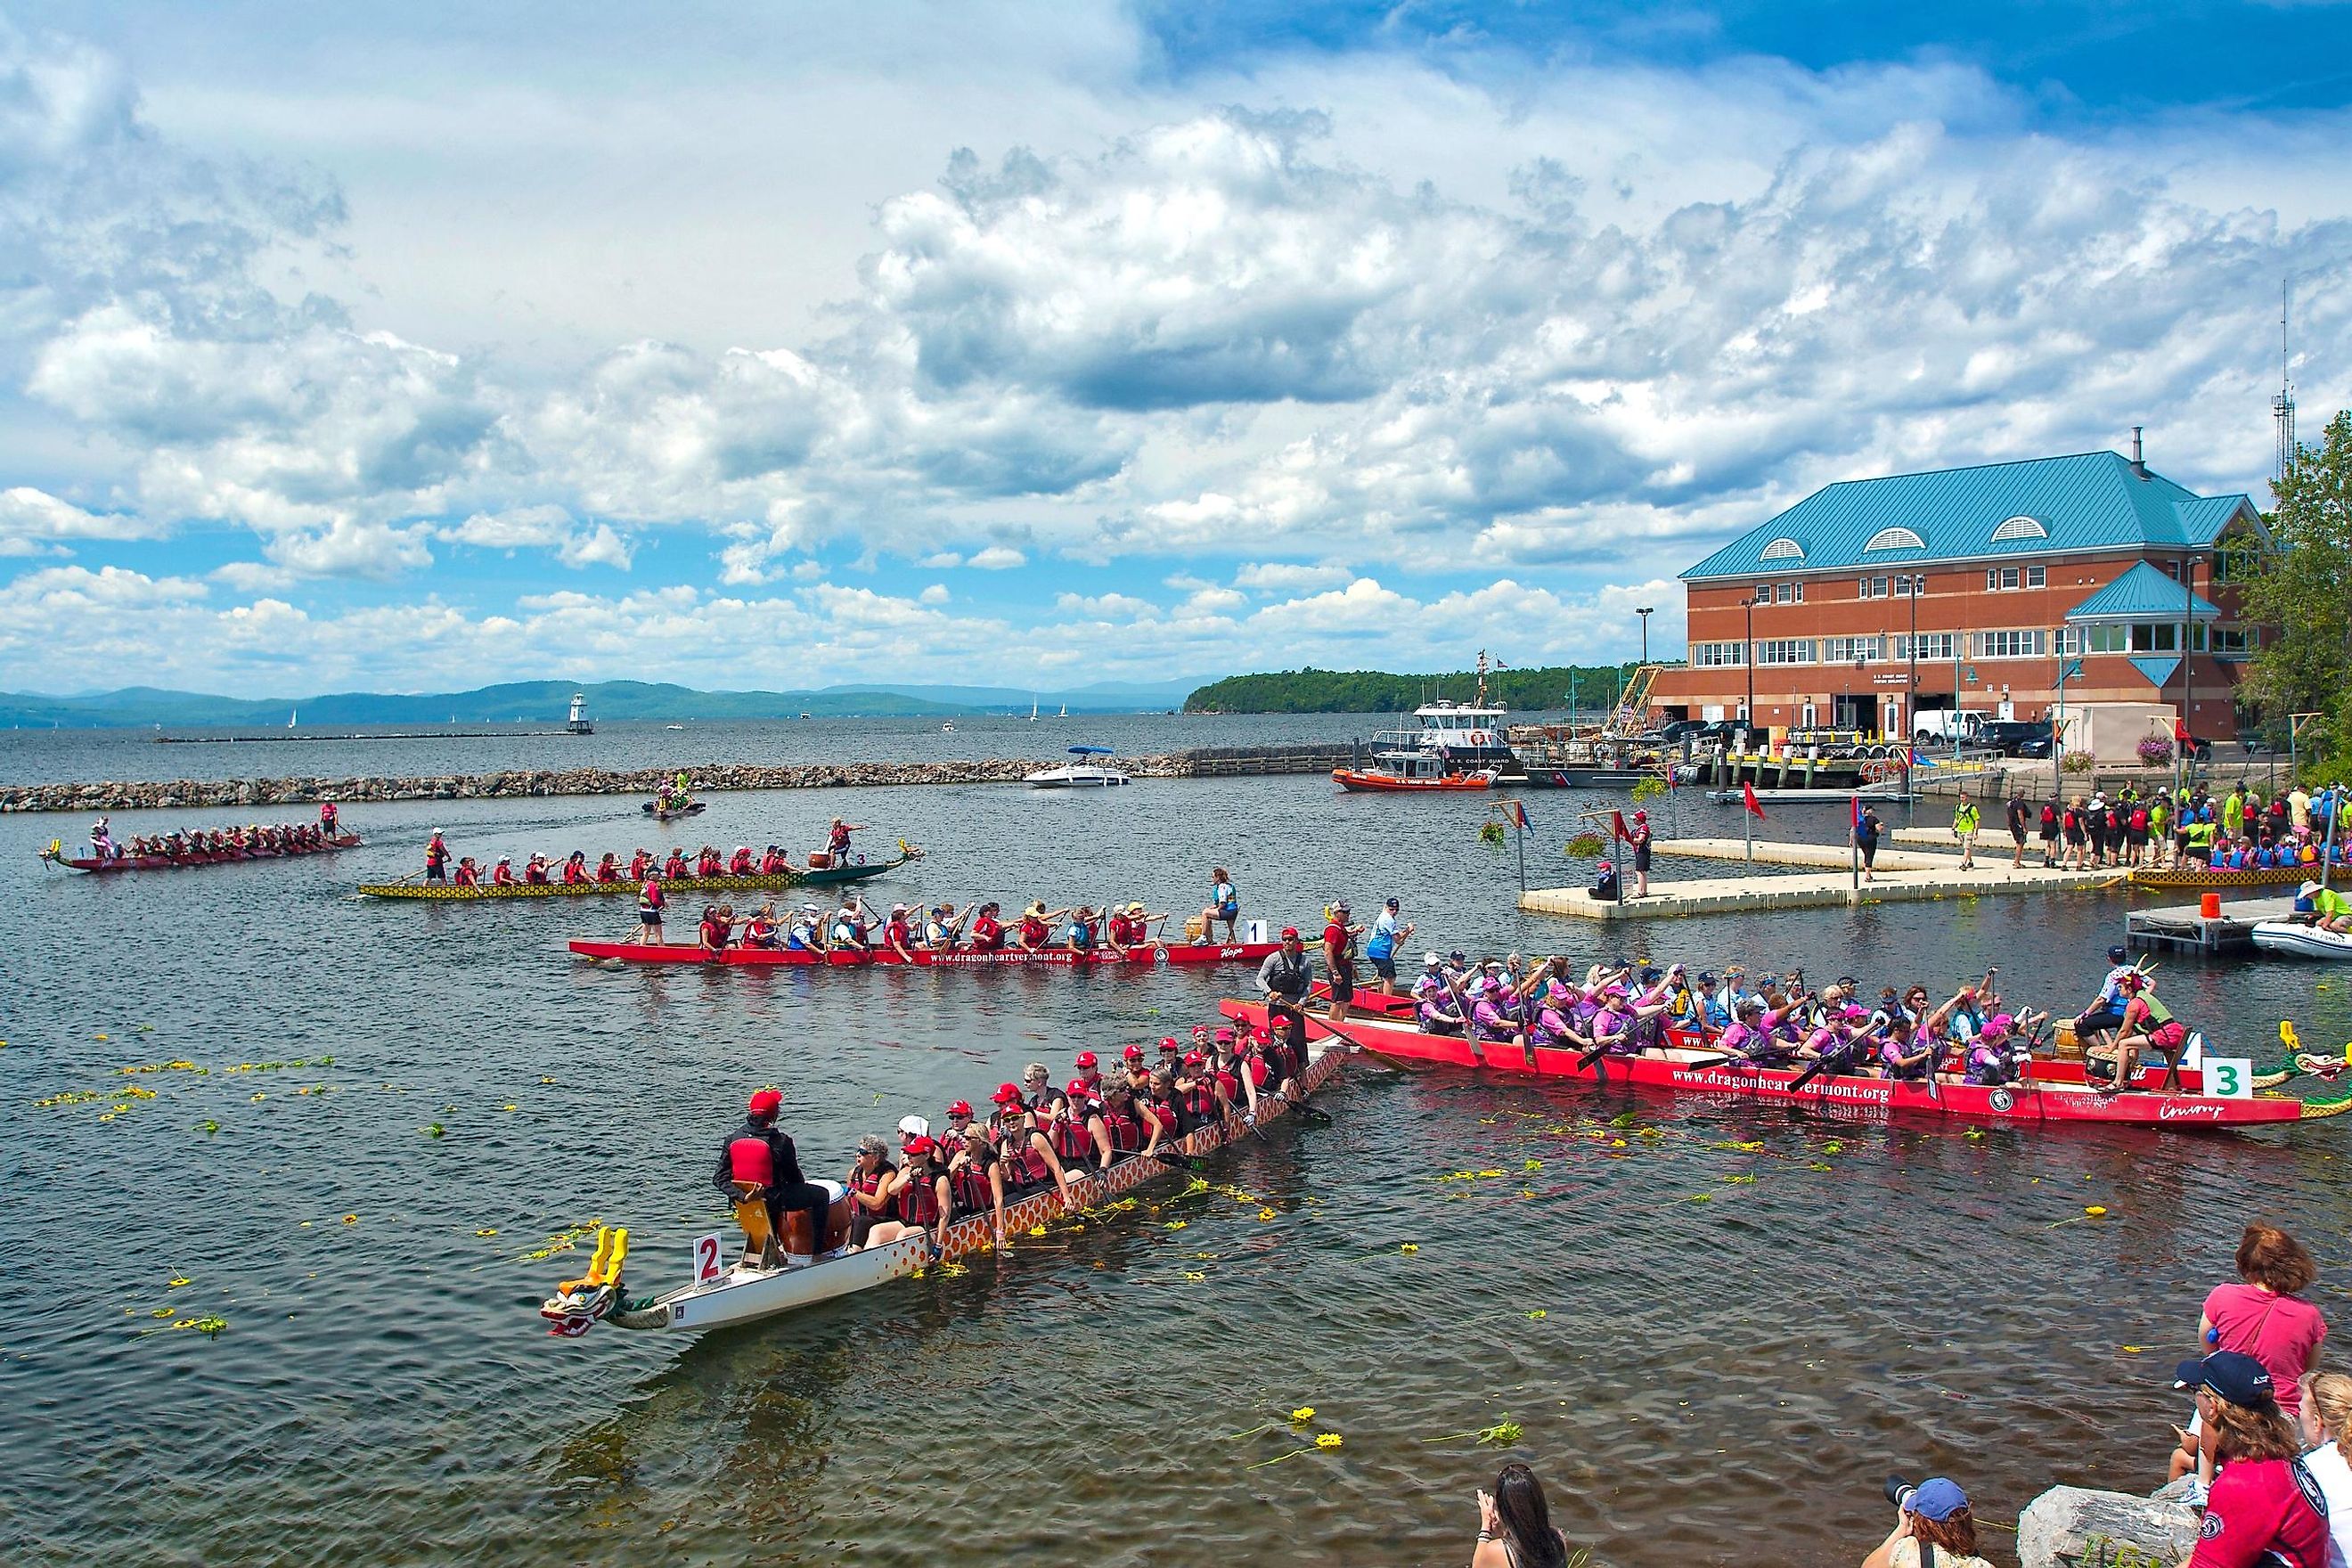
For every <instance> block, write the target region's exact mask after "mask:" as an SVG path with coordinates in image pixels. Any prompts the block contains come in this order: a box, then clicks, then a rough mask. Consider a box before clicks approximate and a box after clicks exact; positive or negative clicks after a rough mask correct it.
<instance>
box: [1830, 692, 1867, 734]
mask: <svg viewBox="0 0 2352 1568" xmlns="http://www.w3.org/2000/svg"><path fill="white" fill-rule="evenodd" d="M1870 712H1871V701H1870V699H1869V698H1867V697H1840V698H1839V699H1838V700H1837V717H1836V718H1835V719H1834V720H1832V721H1831V727H1832V729H1838V730H1867V729H1869V728H1870Z"/></svg>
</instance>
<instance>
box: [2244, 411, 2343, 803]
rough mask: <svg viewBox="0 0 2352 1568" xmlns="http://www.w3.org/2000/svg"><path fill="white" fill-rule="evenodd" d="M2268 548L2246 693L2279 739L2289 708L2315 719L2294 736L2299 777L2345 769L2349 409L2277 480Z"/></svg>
mask: <svg viewBox="0 0 2352 1568" xmlns="http://www.w3.org/2000/svg"><path fill="white" fill-rule="evenodd" d="M2271 492H2272V494H2273V497H2275V498H2276V500H2277V503H2278V504H2277V508H2276V510H2274V511H2273V512H2272V513H2271V515H2270V516H2269V518H2268V519H2267V520H2266V521H2267V522H2268V523H2269V526H2270V532H2271V545H2272V548H2270V549H2269V550H2267V551H2264V552H2262V553H2261V555H2260V556H2259V558H2258V559H2257V560H2256V561H2255V562H2254V563H2253V564H2254V575H2253V577H2252V581H2250V582H2249V583H2248V584H2246V590H2245V607H2246V611H2247V616H2246V618H2247V619H2248V620H2250V621H2252V622H2254V623H2256V624H2257V625H2260V626H2263V627H2264V628H2265V630H2264V635H2263V646H2262V649H2261V651H2260V652H2259V653H2257V654H2256V655H2255V657H2254V658H2253V660H2252V667H2251V668H2250V670H2249V672H2248V680H2247V692H2246V694H2247V696H2248V697H2249V698H2251V699H2252V701H2253V703H2254V704H2255V705H2257V706H2258V707H2259V708H2260V709H2261V710H2262V714H2263V728H2264V729H2265V730H2266V731H2270V733H2271V735H2272V736H2273V739H2274V740H2275V741H2277V742H2281V743H2284V741H2285V739H2286V731H2287V727H2288V725H2289V723H2290V722H2291V721H2293V718H2294V715H2296V714H2315V715H2317V717H2316V718H2315V719H2314V720H2312V721H2310V722H2308V723H2307V724H2305V727H2304V729H2303V731H2302V733H2301V735H2300V737H2299V738H2298V740H2297V742H2296V751H2297V752H2299V753H2300V757H2301V761H2302V763H2303V771H2304V776H2305V778H2306V779H2309V780H2313V781H2320V780H2325V781H2328V782H2339V781H2342V780H2343V779H2345V778H2347V776H2352V412H2338V413H2337V414H2336V417H2335V418H2333V419H2331V420H2329V421H2328V422H2327V431H2326V437H2325V439H2323V440H2322V441H2321V443H2320V445H2319V446H2318V447H2316V448H2308V447H2307V448H2305V450H2304V452H2303V453H2302V454H2301V455H2300V456H2299V457H2297V458H2296V459H2295V460H2294V463H2293V464H2292V465H2291V466H2290V467H2289V468H2288V469H2287V471H2286V474H2285V475H2284V477H2283V478H2281V479H2277V480H2274V481H2273V483H2272V485H2271Z"/></svg>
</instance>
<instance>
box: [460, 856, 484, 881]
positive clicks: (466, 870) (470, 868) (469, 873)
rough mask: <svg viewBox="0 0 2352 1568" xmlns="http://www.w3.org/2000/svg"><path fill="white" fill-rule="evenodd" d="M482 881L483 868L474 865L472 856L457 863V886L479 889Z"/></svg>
mask: <svg viewBox="0 0 2352 1568" xmlns="http://www.w3.org/2000/svg"><path fill="white" fill-rule="evenodd" d="M481 880H482V868H480V867H479V866H477V865H475V864H474V858H473V857H472V856H471V855H468V856H467V857H466V858H464V859H462V860H460V861H458V862H457V886H459V887H461V888H472V887H478V886H479V885H480V883H481Z"/></svg>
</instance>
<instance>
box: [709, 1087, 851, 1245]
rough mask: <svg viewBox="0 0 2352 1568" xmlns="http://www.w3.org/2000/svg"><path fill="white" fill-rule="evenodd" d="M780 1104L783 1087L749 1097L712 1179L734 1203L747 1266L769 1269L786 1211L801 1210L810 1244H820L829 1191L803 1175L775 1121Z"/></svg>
mask: <svg viewBox="0 0 2352 1568" xmlns="http://www.w3.org/2000/svg"><path fill="white" fill-rule="evenodd" d="M783 1103H784V1097H783V1094H782V1091H780V1090H777V1089H761V1090H760V1091H759V1092H758V1093H756V1094H754V1095H753V1096H751V1104H750V1105H749V1107H748V1108H747V1110H746V1111H745V1114H744V1117H743V1125H742V1126H740V1127H739V1128H737V1129H736V1130H735V1131H733V1132H732V1133H730V1134H729V1136H728V1138H727V1141H726V1142H724V1143H722V1144H720V1145H719V1168H718V1170H717V1171H715V1172H714V1173H712V1175H711V1178H710V1180H711V1184H712V1185H714V1186H716V1187H717V1188H718V1189H719V1192H720V1193H722V1194H725V1195H726V1196H727V1198H728V1199H729V1201H730V1202H731V1203H733V1204H734V1205H735V1219H736V1223H737V1224H739V1225H740V1226H742V1227H743V1237H744V1248H743V1262H744V1265H745V1266H746V1267H748V1268H775V1267H776V1266H777V1264H778V1263H779V1262H780V1261H781V1260H782V1239H781V1236H780V1228H781V1227H780V1225H779V1222H780V1221H781V1220H782V1216H783V1215H784V1214H785V1213H786V1211H788V1210H791V1211H798V1212H799V1213H801V1214H803V1215H806V1216H807V1217H808V1222H809V1235H810V1236H812V1237H814V1238H815V1240H814V1246H816V1247H823V1246H824V1221H825V1211H826V1210H827V1209H829V1208H830V1207H831V1206H832V1205H833V1195H832V1194H830V1193H828V1192H826V1191H825V1189H824V1188H823V1187H820V1186H818V1185H817V1184H815V1183H814V1182H811V1181H808V1180H805V1179H804V1178H803V1176H802V1175H801V1163H800V1157H799V1155H798V1154H796V1153H795V1152H793V1141H792V1139H791V1138H790V1137H789V1136H787V1135H786V1134H785V1133H784V1132H782V1131H780V1130H779V1129H778V1128H777V1126H776V1117H777V1115H778V1114H779V1113H780V1112H781V1111H782V1109H783ZM810 1261H812V1262H814V1258H811V1259H810Z"/></svg>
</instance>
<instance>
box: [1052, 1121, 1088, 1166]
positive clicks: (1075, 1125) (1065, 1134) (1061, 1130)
mask: <svg viewBox="0 0 2352 1568" xmlns="http://www.w3.org/2000/svg"><path fill="white" fill-rule="evenodd" d="M1076 1114H1077V1115H1084V1114H1085V1112H1084V1111H1083V1110H1080V1111H1078V1112H1077V1113H1076ZM1052 1138H1053V1141H1054V1152H1055V1153H1056V1154H1058V1155H1060V1156H1061V1157H1062V1163H1064V1164H1068V1163H1070V1162H1071V1161H1073V1160H1076V1161H1078V1162H1080V1163H1084V1162H1085V1161H1086V1159H1087V1156H1088V1155H1090V1154H1092V1153H1093V1152H1095V1141H1094V1139H1093V1138H1091V1137H1089V1136H1088V1135H1087V1129H1086V1124H1085V1123H1083V1122H1081V1121H1076V1120H1075V1118H1074V1117H1072V1116H1065V1117H1063V1118H1062V1119H1061V1120H1060V1121H1056V1122H1055V1123H1054V1131H1053V1133H1052Z"/></svg>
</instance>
